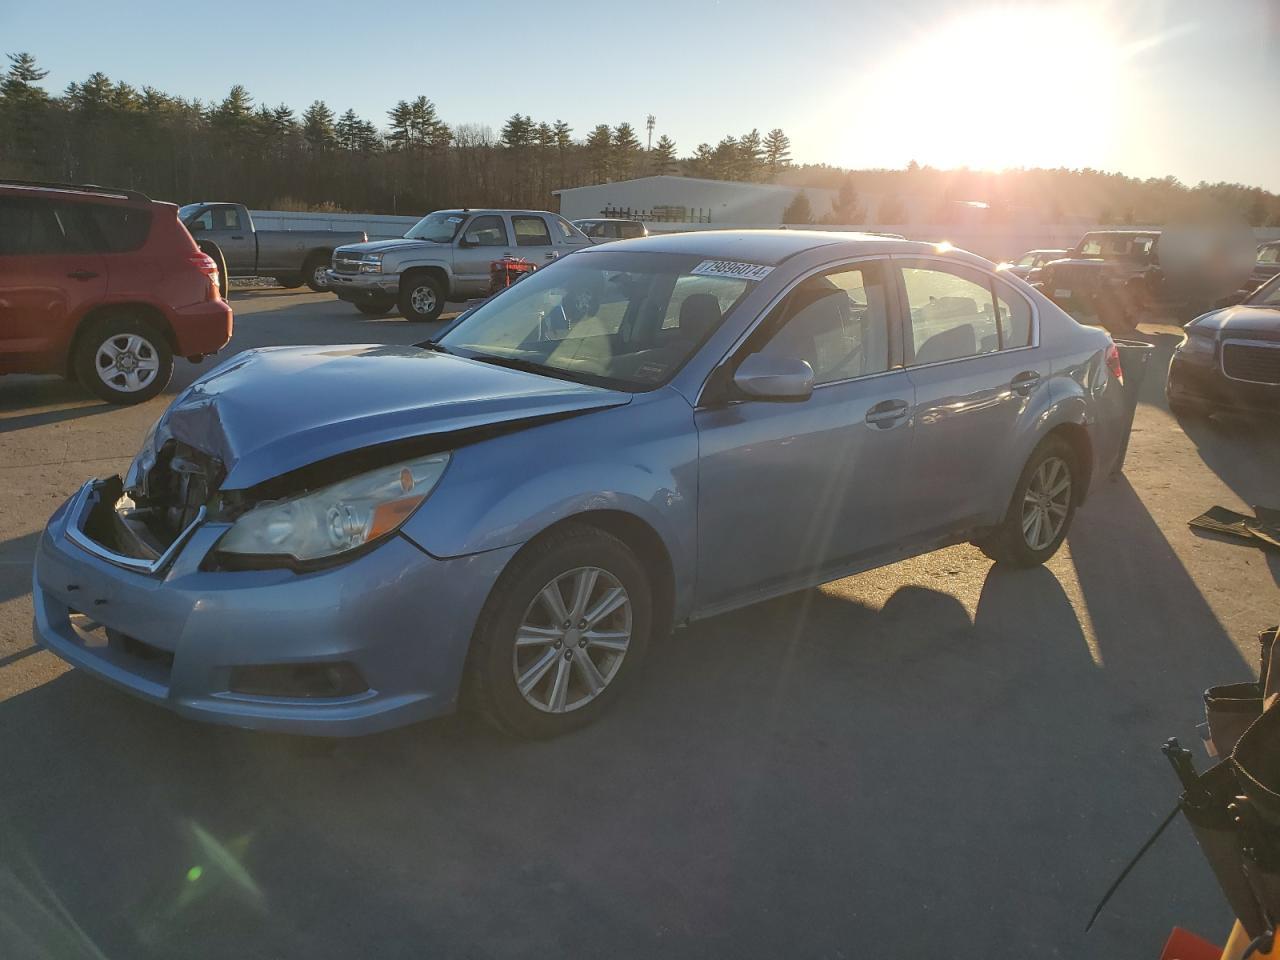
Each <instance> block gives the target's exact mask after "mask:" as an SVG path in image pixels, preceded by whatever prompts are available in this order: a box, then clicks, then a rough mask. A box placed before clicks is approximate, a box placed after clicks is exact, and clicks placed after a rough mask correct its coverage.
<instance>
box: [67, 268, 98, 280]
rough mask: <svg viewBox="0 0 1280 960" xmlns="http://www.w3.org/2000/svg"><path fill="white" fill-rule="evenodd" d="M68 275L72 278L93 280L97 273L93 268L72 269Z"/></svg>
mask: <svg viewBox="0 0 1280 960" xmlns="http://www.w3.org/2000/svg"><path fill="white" fill-rule="evenodd" d="M67 276H68V277H70V278H71V279H72V280H92V279H93V278H94V277H96V276H97V274H96V273H94V272H93V271H92V270H72V271H71V272H70V273H68V274H67Z"/></svg>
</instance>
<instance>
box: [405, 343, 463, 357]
mask: <svg viewBox="0 0 1280 960" xmlns="http://www.w3.org/2000/svg"><path fill="white" fill-rule="evenodd" d="M414 346H415V347H417V348H418V349H420V350H430V351H431V352H432V353H447V354H448V355H449V356H451V357H452V356H455V354H454V352H453V351H452V350H450V349H449V348H448V347H446V346H445V345H444V344H442V343H436V342H435V341H434V340H423V341H422V342H421V343H415V344H414Z"/></svg>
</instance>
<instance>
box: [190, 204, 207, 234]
mask: <svg viewBox="0 0 1280 960" xmlns="http://www.w3.org/2000/svg"><path fill="white" fill-rule="evenodd" d="M187 229H189V230H192V231H195V230H212V229H213V211H211V210H210V209H209V208H208V207H205V208H204V209H203V210H201V211H200V216H198V217H193V218H192V219H191V221H190V223H188V224H187Z"/></svg>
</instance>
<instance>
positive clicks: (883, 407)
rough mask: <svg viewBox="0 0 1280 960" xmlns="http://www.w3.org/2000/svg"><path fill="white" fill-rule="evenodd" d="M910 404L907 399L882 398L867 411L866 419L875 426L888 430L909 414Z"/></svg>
mask: <svg viewBox="0 0 1280 960" xmlns="http://www.w3.org/2000/svg"><path fill="white" fill-rule="evenodd" d="M908 409H910V405H909V404H908V403H907V401H905V400H881V401H880V402H879V403H877V404H876V405H875V406H873V407H872V408H871V409H870V410H868V411H867V416H866V421H867V423H869V424H871V425H872V426H873V427H879V428H880V429H881V430H887V429H888V428H889V427H892V426H893V425H894V424H896V423H898V422H899V421H901V420H903V419H905V418H906V416H907V410H908Z"/></svg>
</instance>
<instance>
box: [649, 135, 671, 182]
mask: <svg viewBox="0 0 1280 960" xmlns="http://www.w3.org/2000/svg"><path fill="white" fill-rule="evenodd" d="M675 168H676V144H675V141H674V140H672V139H671V138H670V137H668V136H667V135H666V134H665V133H664V134H663V135H662V136H660V137H659V138H658V144H657V146H655V147H654V148H653V150H652V151H651V153H650V155H649V172H650V173H651V174H653V175H654V176H662V175H664V174H668V173H672V172H674V171H675Z"/></svg>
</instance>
